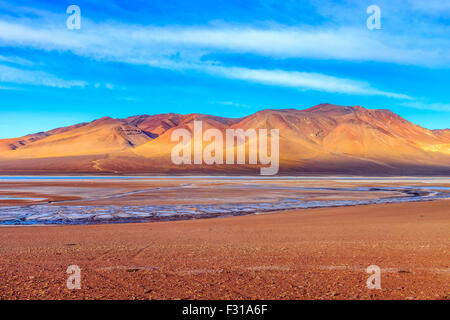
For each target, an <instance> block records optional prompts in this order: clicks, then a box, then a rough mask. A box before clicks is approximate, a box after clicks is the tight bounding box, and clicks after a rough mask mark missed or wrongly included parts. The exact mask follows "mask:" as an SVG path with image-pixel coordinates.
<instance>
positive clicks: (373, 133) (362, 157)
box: [0, 104, 450, 175]
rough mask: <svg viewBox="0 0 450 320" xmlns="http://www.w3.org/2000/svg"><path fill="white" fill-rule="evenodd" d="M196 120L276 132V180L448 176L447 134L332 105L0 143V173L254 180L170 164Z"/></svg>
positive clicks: (119, 124) (119, 123) (134, 121)
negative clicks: (179, 136) (176, 135)
mask: <svg viewBox="0 0 450 320" xmlns="http://www.w3.org/2000/svg"><path fill="white" fill-rule="evenodd" d="M194 120H198V121H202V123H203V129H204V130H206V129H208V128H216V129H218V130H220V131H221V132H224V131H225V130H226V129H228V128H230V129H244V130H247V129H268V130H270V129H278V130H279V135H280V138H279V139H280V150H279V154H280V171H279V172H280V174H285V175H286V174H294V173H295V174H322V175H324V174H347V175H449V174H450V130H428V129H425V128H422V127H420V126H418V125H415V124H413V123H411V122H409V121H407V120H405V119H403V118H401V117H400V116H398V115H396V114H394V113H393V112H391V111H389V110H384V109H377V110H371V109H365V108H363V107H360V106H353V107H347V106H336V105H331V104H320V105H317V106H315V107H312V108H309V109H304V110H296V109H283V110H262V111H259V112H256V113H255V114H252V115H249V116H247V117H244V118H239V119H234V118H223V117H217V116H211V115H203V114H188V115H181V114H173V113H171V114H160V115H153V116H150V115H141V116H134V117H129V118H126V119H112V118H107V117H106V118H101V119H98V120H95V121H92V122H90V123H80V124H76V125H74V126H70V127H66V128H58V129H54V130H51V131H46V132H40V133H35V134H30V135H28V136H25V137H20V138H12V139H2V140H0V173H3V174H24V173H26V174H31V173H32V174H45V173H52V174H54V173H62V174H67V173H90V174H92V173H95V174H108V173H116V174H117V173H119V174H136V173H165V174H187V173H189V174H197V173H200V174H210V173H213V174H223V175H226V174H240V175H242V174H259V170H258V168H257V167H258V165H239V166H230V165H205V164H203V165H175V164H173V162H172V161H171V151H172V148H173V147H174V146H175V145H176V144H177V143H178V142H175V141H171V135H172V133H173V131H174V130H176V129H179V128H182V129H186V130H188V131H190V132H192V128H193V122H194ZM247 143H250V142H249V141H247ZM224 154H225V153H224ZM247 163H248V162H247Z"/></svg>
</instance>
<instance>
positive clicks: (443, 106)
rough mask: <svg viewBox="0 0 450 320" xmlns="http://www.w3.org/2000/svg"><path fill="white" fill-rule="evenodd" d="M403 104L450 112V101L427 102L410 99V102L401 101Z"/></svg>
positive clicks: (415, 107)
mask: <svg viewBox="0 0 450 320" xmlns="http://www.w3.org/2000/svg"><path fill="white" fill-rule="evenodd" d="M401 105H402V106H405V107H409V108H414V109H421V110H433V111H445V112H450V103H427V102H419V101H410V102H403V103H401Z"/></svg>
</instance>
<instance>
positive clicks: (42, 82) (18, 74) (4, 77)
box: [0, 65, 87, 88]
mask: <svg viewBox="0 0 450 320" xmlns="http://www.w3.org/2000/svg"><path fill="white" fill-rule="evenodd" d="M0 82H6V83H15V84H26V85H38V86H46V87H53V88H72V87H81V88H82V87H85V86H86V85H87V82H84V81H79V80H64V79H61V78H58V77H57V76H55V75H52V74H49V73H47V72H43V71H30V70H23V69H18V68H14V67H9V66H5V65H0ZM4 88H7V87H4Z"/></svg>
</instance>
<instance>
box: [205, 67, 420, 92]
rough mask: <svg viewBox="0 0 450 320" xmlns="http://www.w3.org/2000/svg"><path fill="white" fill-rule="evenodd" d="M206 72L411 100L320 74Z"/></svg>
mask: <svg viewBox="0 0 450 320" xmlns="http://www.w3.org/2000/svg"><path fill="white" fill-rule="evenodd" d="M204 69H205V71H206V72H209V73H212V74H219V75H222V76H224V77H226V78H230V79H239V80H244V81H250V82H255V83H261V84H266V85H277V86H282V87H291V88H297V89H310V90H318V91H324V92H330V93H344V94H355V95H375V96H385V97H389V98H395V99H406V100H411V99H412V98H411V97H410V96H408V95H404V94H398V93H393V92H386V91H381V90H378V89H374V88H371V87H370V85H369V84H368V83H366V82H362V81H356V80H351V79H345V78H337V77H333V76H328V75H324V74H320V73H310V72H296V71H283V70H264V69H247V68H237V67H230V68H226V67H218V66H210V67H207V68H204Z"/></svg>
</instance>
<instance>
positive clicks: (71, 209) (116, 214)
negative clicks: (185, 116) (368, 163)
mask: <svg viewBox="0 0 450 320" xmlns="http://www.w3.org/2000/svg"><path fill="white" fill-rule="evenodd" d="M2 178H4V177H0V179H2ZM21 178H22V179H23V180H28V179H27V178H28V177H21ZM43 178H47V177H36V179H43ZM98 178H102V179H123V177H98ZM132 178H134V177H132ZM140 178H141V179H142V177H140ZM166 178H167V177H160V176H158V177H150V178H149V177H144V178H143V179H166ZM177 178H178V177H177ZM187 178H192V179H204V177H201V178H198V177H197V178H195V177H183V179H187ZM210 178H212V179H216V180H217V179H219V180H224V179H221V178H219V177H210ZM233 178H234V179H237V177H233ZM36 179H33V180H36ZM48 179H50V180H53V179H56V180H60V179H77V180H78V179H87V180H91V179H92V177H57V178H55V177H48ZM125 179H128V177H126V178H125ZM241 179H246V180H256V179H254V177H249V178H248V177H245V178H244V177H241ZM281 179H283V180H286V178H285V177H282V178H280V180H281ZM308 179H309V180H310V179H311V178H308ZM365 179H366V178H365ZM271 180H276V179H273V178H272V179H271ZM375 181H379V180H375ZM431 181H432V180H431ZM447 181H448V180H447ZM403 182H406V181H403ZM407 182H412V180H407ZM191 187H192V184H181V185H179V186H178V187H166V188H159V189H160V190H168V189H171V188H191ZM236 187H240V188H242V187H245V188H250V189H258V190H261V191H262V190H280V191H282V190H286V191H289V190H296V191H306V192H309V191H311V192H317V191H330V192H339V194H343V195H345V194H346V193H352V192H366V193H368V194H370V193H372V192H373V193H377V194H378V196H376V195H374V198H371V199H351V197H349V199H348V200H345V199H344V200H308V199H305V198H304V197H302V196H296V197H292V196H290V197H287V196H286V197H281V198H279V199H278V200H277V201H273V200H272V201H262V202H261V201H259V202H249V203H245V202H232V201H230V202H229V203H227V202H225V203H224V202H220V203H208V204H205V203H199V204H195V203H194V204H192V203H186V204H166V205H126V204H123V205H122V204H120V205H117V204H115V205H63V204H62V203H61V204H51V205H50V204H46V203H44V204H32V205H26V204H25V205H20V206H8V207H0V225H33V224H96V223H125V222H150V221H162V220H182V219H195V218H210V217H224V216H236V215H248V214H261V213H268V212H273V211H281V210H290V209H307V208H326V207H336V206H355V205H368V204H383V203H401V202H413V201H432V200H438V199H450V192H447V191H449V190H450V187H441V186H432V185H431V186H428V185H427V186H392V187H305V186H279V185H267V184H258V183H243V184H240V185H237V186H236V185H230V186H227V188H236ZM142 192H146V190H143V191H133V192H127V193H122V194H121V195H120V196H129V195H136V194H139V193H142ZM383 192H385V193H386V194H389V195H390V196H385V197H381V196H380V195H379V194H380V193H383ZM114 197H115V196H110V198H114ZM5 198H14V197H9V196H8V197H5ZM0 199H1V198H0ZM15 199H18V198H15ZM30 199H32V198H30ZM33 200H35V199H33Z"/></svg>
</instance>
